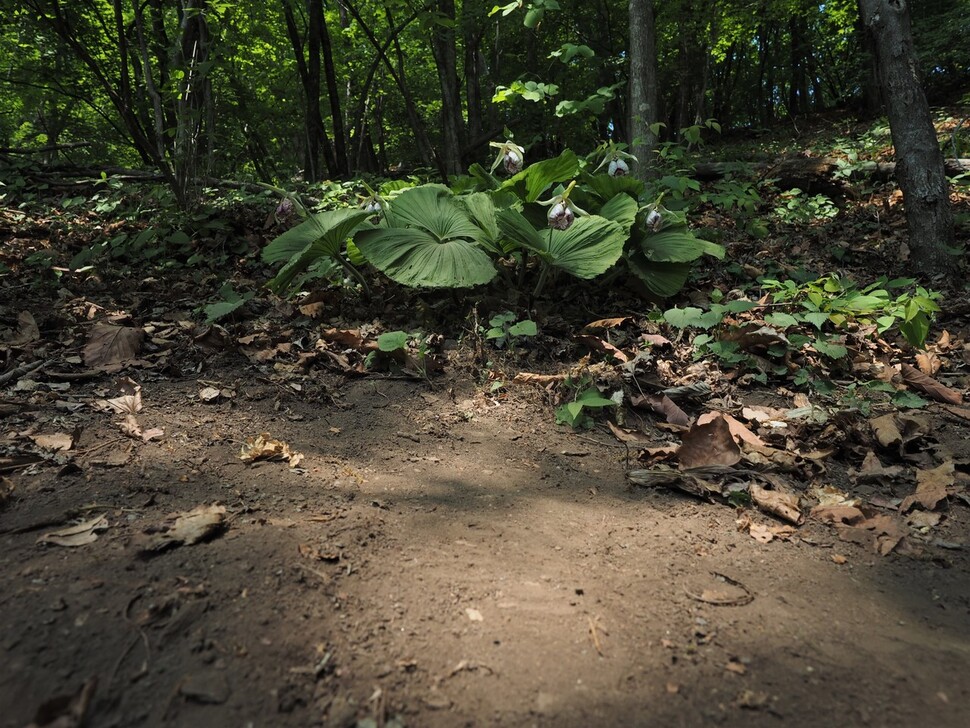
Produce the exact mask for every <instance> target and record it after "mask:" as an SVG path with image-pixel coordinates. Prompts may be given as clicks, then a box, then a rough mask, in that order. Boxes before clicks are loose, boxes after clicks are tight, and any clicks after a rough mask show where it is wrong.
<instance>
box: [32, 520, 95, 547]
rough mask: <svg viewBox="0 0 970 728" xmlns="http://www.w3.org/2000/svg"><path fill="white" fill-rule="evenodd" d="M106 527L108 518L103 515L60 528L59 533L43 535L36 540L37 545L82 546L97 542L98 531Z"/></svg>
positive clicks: (53, 532) (52, 532)
mask: <svg viewBox="0 0 970 728" xmlns="http://www.w3.org/2000/svg"><path fill="white" fill-rule="evenodd" d="M107 527H108V517H107V516H106V515H104V514H101V515H100V516H97V517H96V518H92V519H90V520H87V521H84V522H83V523H79V524H77V525H76V526H70V527H68V528H62V529H60V530H59V531H51V532H50V533H45V534H44V535H43V536H41V537H40V538H38V539H37V543H50V544H54V545H55V546H68V547H71V548H73V547H75V546H84V545H85V544H89V543H94V542H95V541H97V540H98V534H97V532H98V531H104V530H105V529H106V528H107Z"/></svg>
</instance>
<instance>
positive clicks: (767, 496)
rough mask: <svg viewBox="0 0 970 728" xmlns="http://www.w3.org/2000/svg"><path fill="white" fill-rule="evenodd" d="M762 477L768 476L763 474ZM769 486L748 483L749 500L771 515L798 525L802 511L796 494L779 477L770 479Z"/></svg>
mask: <svg viewBox="0 0 970 728" xmlns="http://www.w3.org/2000/svg"><path fill="white" fill-rule="evenodd" d="M762 477H768V475H767V474H763V475H762ZM771 486H772V487H771V488H764V487H762V486H761V485H760V484H758V483H754V482H752V483H751V484H750V485H748V493H749V494H750V495H751V500H752V501H753V502H754V504H755V505H756V506H758V508H760V509H761V510H762V511H764V512H766V513H770V514H771V515H773V516H778V517H779V518H783V519H784V520H786V521H788V522H790V523H794V524H796V525H798V524H799V523H801V522H802V512H801V510H800V509H799V507H798V494H797V493H795V492H793V491H791V490H790V489H789V488H788V487H787V485H785V483H784V482H783V481H782V480H781V479H780V478H772V479H771Z"/></svg>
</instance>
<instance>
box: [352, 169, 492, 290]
mask: <svg viewBox="0 0 970 728" xmlns="http://www.w3.org/2000/svg"><path fill="white" fill-rule="evenodd" d="M488 239H489V238H488V234H487V233H486V231H484V230H483V229H482V228H481V227H479V226H478V225H476V224H475V222H474V221H473V220H472V218H471V216H470V215H469V214H468V212H466V210H465V208H463V207H462V206H461V205H460V204H458V203H457V202H456V201H455V200H454V198H453V196H452V193H451V191H450V190H449V189H448V188H447V187H444V186H442V185H422V186H420V187H414V188H412V189H409V190H405V191H404V192H402V193H401V194H400V195H399V196H398V197H396V198H395V199H394V200H393V201H391V202H389V203H388V205H387V208H386V210H385V213H384V219H383V221H382V224H380V225H378V226H373V227H370V228H368V229H365V230H363V231H362V232H361V233H360V234H359V235H357V236H356V237H355V238H354V244H355V245H356V246H357V248H358V249H359V250H360V252H361V254H362V255H363V256H364V258H366V259H367V261H368V262H369V263H370V264H371V265H373V266H374V267H375V268H377V269H378V270H380V271H381V272H382V273H384V274H385V275H387V276H388V277H389V278H391V279H392V280H395V281H397V282H398V283H402V284H404V285H406V286H413V287H417V288H467V287H470V286H476V285H481V284H483V283H488V282H489V281H491V280H492V278H494V277H495V275H496V273H497V270H496V268H495V266H494V265H493V263H492V260H491V259H490V258H489V256H488V254H487V253H486V252H485V250H484V249H483V247H482V245H483V244H486V243H487V242H488Z"/></svg>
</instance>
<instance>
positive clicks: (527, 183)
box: [503, 149, 579, 202]
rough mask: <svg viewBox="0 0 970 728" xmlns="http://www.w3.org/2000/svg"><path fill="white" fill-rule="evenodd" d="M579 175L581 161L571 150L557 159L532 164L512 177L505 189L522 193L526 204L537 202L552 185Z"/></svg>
mask: <svg viewBox="0 0 970 728" xmlns="http://www.w3.org/2000/svg"><path fill="white" fill-rule="evenodd" d="M577 174H579V159H578V158H577V157H576V155H575V154H574V153H573V152H572V151H571V150H569V149H567V150H566V151H564V152H563V153H562V154H560V155H559V156H558V157H556V158H555V159H545V160H543V161H541V162H536V163H535V164H530V165H529V166H528V167H526V168H525V169H524V170H522V171H521V172H519V173H518V174H517V175H515V176H514V177H512V179H510V180H509V181H508V182H506V183H505V184H504V185H503V187H505V188H508V187H512V188H514V189H516V190H517V191H522V190H523V187H524V195H523V199H524V200H525V201H526V202H535V201H536V200H538V199H539V196H540V195H541V194H542V193H543V192H545V191H546V190H547V189H548V188H549V186H550V185H552V184H554V183H556V182H563V181H565V180H567V179H572V178H573V177H575V176H576V175H577Z"/></svg>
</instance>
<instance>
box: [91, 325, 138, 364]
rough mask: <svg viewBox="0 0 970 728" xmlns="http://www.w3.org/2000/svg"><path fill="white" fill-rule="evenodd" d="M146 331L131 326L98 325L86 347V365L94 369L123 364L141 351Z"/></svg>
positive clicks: (92, 330)
mask: <svg viewBox="0 0 970 728" xmlns="http://www.w3.org/2000/svg"><path fill="white" fill-rule="evenodd" d="M144 340H145V331H144V329H141V328H137V329H136V328H132V327H130V326H114V325H113V324H97V325H96V326H95V327H94V328H93V329H91V335H90V336H89V337H88V343H87V344H86V345H85V347H84V353H83V355H84V364H85V365H86V366H88V367H91V368H92V369H95V368H98V367H110V366H113V365H116V364H121V363H123V362H126V361H128V360H130V359H134V358H135V355H136V354H138V352H139V351H141V345H142V342H143V341H144Z"/></svg>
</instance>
